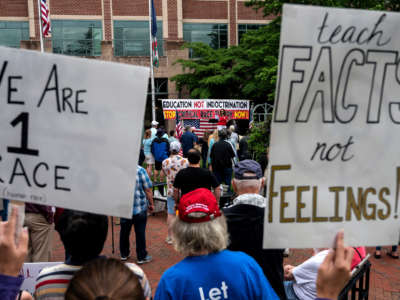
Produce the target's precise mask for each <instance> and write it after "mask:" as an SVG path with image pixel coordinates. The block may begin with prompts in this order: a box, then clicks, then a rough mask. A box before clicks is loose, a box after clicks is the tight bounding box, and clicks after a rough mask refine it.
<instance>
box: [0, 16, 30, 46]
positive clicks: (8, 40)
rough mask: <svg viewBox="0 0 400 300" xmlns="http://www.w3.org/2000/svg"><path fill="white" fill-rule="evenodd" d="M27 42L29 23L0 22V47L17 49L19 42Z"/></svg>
mask: <svg viewBox="0 0 400 300" xmlns="http://www.w3.org/2000/svg"><path fill="white" fill-rule="evenodd" d="M26 40H29V23H28V22H14V21H0V45H1V46H7V47H13V48H19V47H20V44H21V41H26Z"/></svg>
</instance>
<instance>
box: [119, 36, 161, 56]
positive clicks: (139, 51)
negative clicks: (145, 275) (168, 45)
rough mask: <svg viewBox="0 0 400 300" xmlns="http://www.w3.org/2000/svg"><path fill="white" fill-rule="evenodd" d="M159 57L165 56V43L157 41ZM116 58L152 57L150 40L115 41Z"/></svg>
mask: <svg viewBox="0 0 400 300" xmlns="http://www.w3.org/2000/svg"><path fill="white" fill-rule="evenodd" d="M157 43H158V56H160V57H161V56H163V55H164V41H163V40H157ZM114 56H150V41H149V39H114Z"/></svg>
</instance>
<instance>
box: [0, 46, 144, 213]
mask: <svg viewBox="0 0 400 300" xmlns="http://www.w3.org/2000/svg"><path fill="white" fill-rule="evenodd" d="M148 74H149V70H148V69H147V68H144V67H136V66H129V65H123V64H115V63H107V62H104V61H94V60H87V59H81V58H74V57H67V56H60V55H54V54H42V53H38V52H35V51H25V50H15V49H10V48H4V47H0V107H1V109H0V128H1V133H0V197H3V198H6V199H10V200H17V201H23V202H32V203H36V204H44V205H54V206H58V207H64V208H70V209H77V210H82V211H88V212H94V213H102V214H107V215H114V216H121V217H130V216H131V212H132V202H133V191H134V184H135V180H136V165H137V160H138V157H139V147H140V143H139V141H140V139H141V129H142V124H143V115H144V107H145V101H146V89H147V81H148Z"/></svg>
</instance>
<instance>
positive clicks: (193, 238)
mask: <svg viewBox="0 0 400 300" xmlns="http://www.w3.org/2000/svg"><path fill="white" fill-rule="evenodd" d="M178 216H179V218H176V220H175V222H174V224H173V225H172V233H173V243H174V246H175V248H176V250H178V251H179V252H180V253H181V254H183V255H185V256H186V258H185V259H183V260H182V261H181V262H179V263H178V264H176V265H174V266H172V267H171V268H169V269H168V270H167V271H165V273H164V274H163V275H162V277H161V280H160V282H159V284H158V286H157V290H156V294H155V298H154V300H166V299H168V300H184V299H188V300H206V299H208V300H215V299H221V300H222V299H235V300H253V299H260V300H261V299H279V297H278V296H277V295H276V293H275V291H274V290H273V289H272V287H271V285H270V284H269V282H268V280H267V279H266V278H265V276H264V273H263V271H262V270H261V267H260V266H259V265H258V264H257V263H256V261H255V260H254V259H253V258H251V257H250V256H248V255H247V254H245V253H243V252H234V251H229V250H226V247H227V245H228V233H227V225H226V221H225V218H224V216H223V215H221V212H220V210H219V208H218V204H217V201H216V199H215V197H214V195H213V194H212V193H211V191H210V190H208V189H205V188H200V189H197V190H194V191H191V192H189V193H187V194H185V195H183V196H182V198H181V200H180V202H179V206H178Z"/></svg>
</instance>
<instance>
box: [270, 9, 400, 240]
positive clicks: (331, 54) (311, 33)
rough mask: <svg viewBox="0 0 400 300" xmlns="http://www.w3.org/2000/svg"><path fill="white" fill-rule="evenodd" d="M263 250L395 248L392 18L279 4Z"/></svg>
mask: <svg viewBox="0 0 400 300" xmlns="http://www.w3.org/2000/svg"><path fill="white" fill-rule="evenodd" d="M282 18H283V19H282V21H283V23H282V29H281V45H280V60H279V78H278V83H277V91H276V101H275V108H274V116H273V122H272V129H271V133H272V136H271V143H270V145H271V152H270V155H271V160H270V173H269V183H268V205H267V210H266V215H265V230H264V246H265V247H268V248H286V247H293V248H296V247H299V248H303V247H326V246H331V245H332V242H333V239H334V235H335V234H336V232H337V231H338V230H339V229H341V228H343V229H344V230H345V239H346V242H347V243H348V244H349V245H352V246H364V245H365V246H375V245H391V244H397V242H398V238H399V227H400V226H399V225H400V219H399V218H398V214H399V187H400V162H399V149H400V130H399V129H400V68H399V59H400V57H399V49H400V32H399V31H398V28H399V26H400V14H396V13H389V12H375V11H363V10H354V9H333V8H322V7H314V6H298V5H285V6H284V10H283V17H282Z"/></svg>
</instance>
